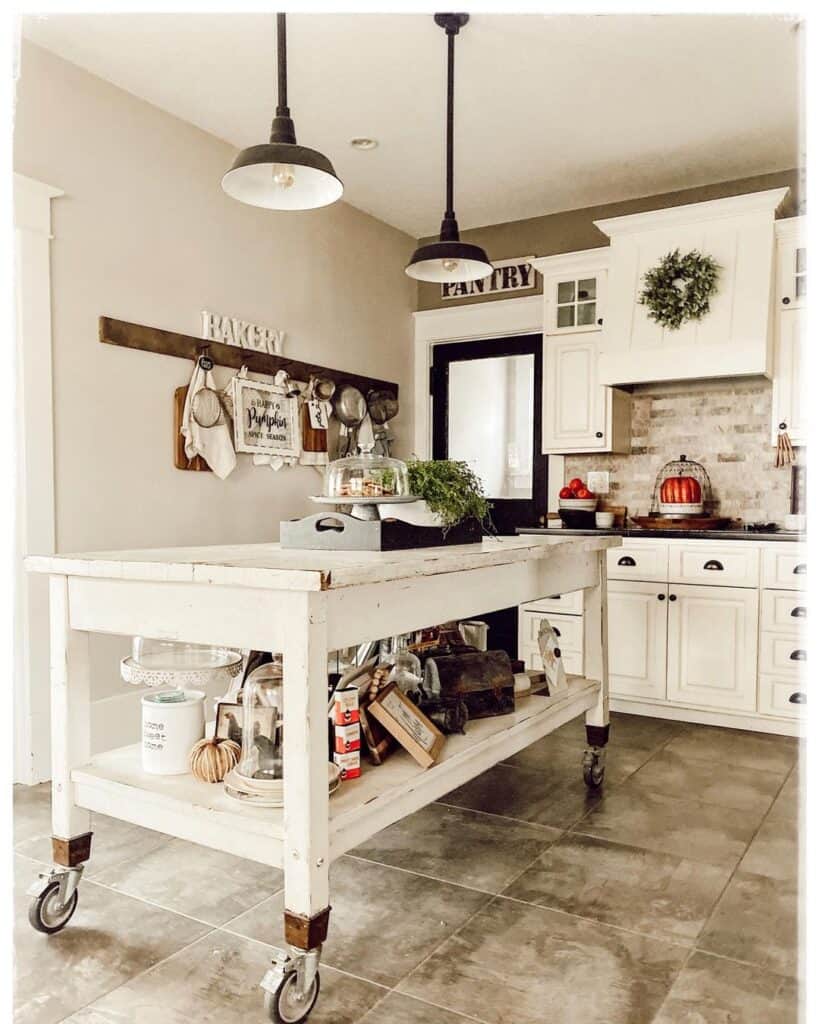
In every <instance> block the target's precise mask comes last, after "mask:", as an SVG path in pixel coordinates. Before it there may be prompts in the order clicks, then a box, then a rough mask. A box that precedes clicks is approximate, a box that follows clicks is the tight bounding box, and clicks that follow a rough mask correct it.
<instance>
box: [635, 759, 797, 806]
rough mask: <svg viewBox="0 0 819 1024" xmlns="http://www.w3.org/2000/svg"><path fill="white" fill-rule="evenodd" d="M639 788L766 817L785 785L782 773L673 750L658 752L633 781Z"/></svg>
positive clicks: (636, 774)
mask: <svg viewBox="0 0 819 1024" xmlns="http://www.w3.org/2000/svg"><path fill="white" fill-rule="evenodd" d="M631 782H632V783H633V784H634V785H635V786H640V787H641V788H643V789H650V790H653V791H654V792H657V793H665V794H666V795H667V796H677V797H681V798H682V799H684V800H691V799H694V800H699V801H701V802H702V803H704V804H716V805H717V806H718V807H734V808H736V810H738V811H752V812H754V813H758V814H764V813H765V812H766V811H767V810H768V809H769V808H770V806H771V804H772V803H773V800H774V798H775V797H776V795H777V793H778V792H779V788H780V786H781V785H782V775H781V773H780V772H763V771H757V770H756V769H754V768H747V767H744V766H742V767H740V766H739V765H732V764H721V765H720V767H719V771H718V772H715V771H714V765H713V763H712V762H710V761H699V760H695V759H693V758H690V757H684V756H683V755H682V754H678V753H675V752H674V751H673V750H672V749H669V748H667V749H665V750H660V751H658V752H657V753H656V754H655V755H654V756H653V757H652V758H651V759H650V760H649V761H647V762H646V763H645V764H644V765H643V766H642V767H641V768H640V770H639V771H638V772H636V773H635V774H634V775H633V776H632V779H631Z"/></svg>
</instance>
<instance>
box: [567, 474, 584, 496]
mask: <svg viewBox="0 0 819 1024" xmlns="http://www.w3.org/2000/svg"><path fill="white" fill-rule="evenodd" d="M585 486H586V485H585V484H584V483H583V481H582V480H581V479H580V477H579V476H576V477H575V478H574V480H570V481H569V490H570V491H571V492H572V493H573V494H577V492H578V491H579V490H580V488H581V487H585Z"/></svg>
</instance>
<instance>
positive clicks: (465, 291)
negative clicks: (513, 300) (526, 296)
mask: <svg viewBox="0 0 819 1024" xmlns="http://www.w3.org/2000/svg"><path fill="white" fill-rule="evenodd" d="M533 259H534V256H520V257H518V258H517V259H514V260H498V261H497V262H495V263H493V264H492V266H493V267H494V268H495V269H494V270H493V271H492V273H491V274H489V276H488V277H482V278H481V279H480V281H451V282H449V283H447V284H442V285H441V298H442V299H469V298H472V297H474V296H476V295H492V294H494V293H496V292H520V291H523V290H525V289H527V288H534V287H535V283H536V282H535V268H534V267H533V266H532V263H531V261H532V260H533Z"/></svg>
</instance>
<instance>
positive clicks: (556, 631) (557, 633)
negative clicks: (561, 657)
mask: <svg viewBox="0 0 819 1024" xmlns="http://www.w3.org/2000/svg"><path fill="white" fill-rule="evenodd" d="M552 629H553V630H554V631H555V636H560V630H559V629H558V628H557V626H552Z"/></svg>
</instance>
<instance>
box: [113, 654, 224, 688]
mask: <svg viewBox="0 0 819 1024" xmlns="http://www.w3.org/2000/svg"><path fill="white" fill-rule="evenodd" d="M241 671H242V656H241V654H237V655H236V657H235V660H234V661H230V662H227V663H226V664H224V665H215V666H213V667H211V668H182V669H179V668H146V667H145V666H144V665H139V664H138V663H137V662H135V661H134V659H133V658H131V657H127V658H123V659H122V661H120V663H119V674H120V676H121V677H122V681H123V682H124V683H130V684H131V685H132V686H151V687H156V686H175V687H178V688H181V689H198V688H201V687H203V686H205V687H206V686H209V685H211V684H214V685H215V684H216V683H217V682H218V681H219V680H222V681H223V682H224V685H225V686H228V685H229V683H230V681H231V679H235V677H236V676H238V675H239V673H240V672H241Z"/></svg>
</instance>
